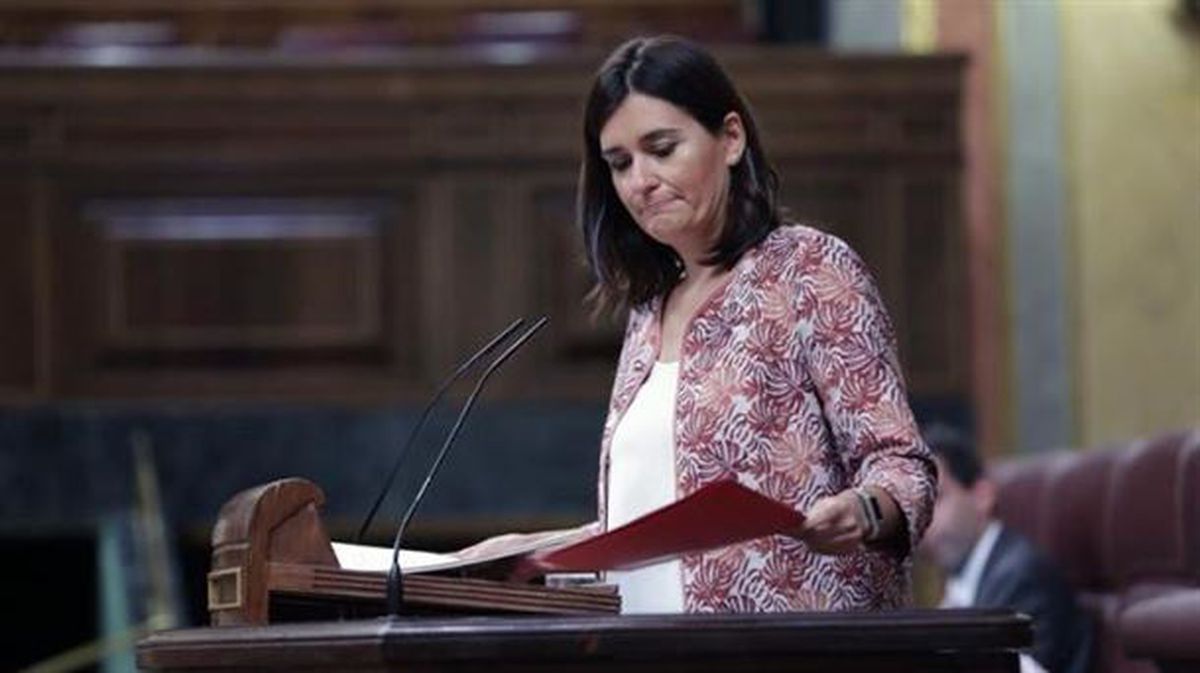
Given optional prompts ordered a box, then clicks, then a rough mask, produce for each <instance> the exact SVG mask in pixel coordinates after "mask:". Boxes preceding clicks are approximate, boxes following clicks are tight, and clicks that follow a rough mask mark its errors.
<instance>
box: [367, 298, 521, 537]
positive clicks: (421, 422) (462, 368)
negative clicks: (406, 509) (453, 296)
mask: <svg viewBox="0 0 1200 673" xmlns="http://www.w3.org/2000/svg"><path fill="white" fill-rule="evenodd" d="M524 323H525V319H524V318H517V319H516V320H514V321H513V322H512V324H510V325H509V326H508V327H506V328H504V330H503V331H502V332H500V333H499V334H497V335H496V336H494V337H492V339H491V341H488V342H487V343H486V344H484V346H483V347H482V348H480V349H479V350H478V351H476V352H475V354H474V355H472V356H471V357H470V358H469V359H468V360H467V361H466V362H464V363H462V364H461V365H459V366H458V369H455V370H454V373H453V374H451V375H450V376H447V377H446V380H445V381H442V384H441V385H440V386H439V387H438V389H437V392H436V393H434V395H433V398H432V399H430V400H429V403H428V404H426V405H425V409H423V410H422V411H421V416H420V418H418V419H417V423H416V425H414V426H413V427H412V430H410V431H409V433H408V438H407V439H406V440H405V441H404V445H403V447H402V448H401V449H400V452H399V453H397V454H396V461H395V462H394V463H392V469H391V471H390V472H389V473H388V476H387V479H385V480H384V482H383V488H382V489H380V491H379V495H378V496H377V497H376V498H375V504H373V505H371V510H370V511H369V512H367V516H366V518H364V519H363V522H362V525H361V526H359V528H358V535H356V536H355V537H354V542H355V543H357V544H362V541H363V538H364V537H366V534H367V529H368V528H370V526H371V522H372V521H373V520H374V519H375V514H376V513H377V512H378V511H379V507H380V506H381V505H383V500H384V498H386V497H387V494H388V492H389V491H391V490H392V485H393V484H394V483H395V482H396V475H398V474H400V466H401V465H402V464H403V463H404V458H405V456H407V455H408V450H409V448H411V447H412V444H413V442H414V441H415V440H416V439H417V433H419V432H420V431H421V428H423V427H425V422H426V421H428V420H429V414H430V413H432V412H433V408H434V407H435V406H437V403H438V402H440V401H441V399H442V397H444V396H445V395H446V391H448V390H449V389H450V386H451V385H453V384H454V382H455V381H457V380H458V379H460V378H462V375H463V374H465V373H466V372H467V370H469V369H471V367H473V366H474V365H475V363H476V362H478V361H479V360H480V358H482V357H483V356H485V355H488V354H489V353H491V352H492V351H494V350H496V347H497V346H499V345H500V344H501V343H503V342H504V341H506V340H507V339H508V338H509V337H510V336H512V334H513V332H515V331H517V328H518V327H520V326H521V325H523V324H524Z"/></svg>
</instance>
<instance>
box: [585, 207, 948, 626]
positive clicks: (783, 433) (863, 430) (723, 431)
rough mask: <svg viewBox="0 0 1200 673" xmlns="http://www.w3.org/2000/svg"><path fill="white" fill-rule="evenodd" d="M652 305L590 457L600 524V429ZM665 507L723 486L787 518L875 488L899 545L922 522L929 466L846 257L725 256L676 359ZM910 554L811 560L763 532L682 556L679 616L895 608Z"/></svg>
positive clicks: (866, 290) (639, 371)
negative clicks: (891, 515)
mask: <svg viewBox="0 0 1200 673" xmlns="http://www.w3.org/2000/svg"><path fill="white" fill-rule="evenodd" d="M661 308H662V302H661V300H659V301H656V302H652V305H650V306H648V307H646V308H645V309H643V310H636V311H634V312H632V313H631V314H630V318H629V323H628V325H627V328H626V333H625V342H624V346H623V347H622V350H621V357H620V361H619V363H618V365H617V374H616V380H615V382H614V385H613V391H612V398H611V401H610V404H609V412H608V418H607V421H606V422H605V426H604V435H603V440H602V445H601V456H600V487H599V489H598V492H599V521H600V522H604V521H606V520H607V516H606V510H605V499H606V496H607V483H608V466H609V449H610V446H611V442H612V435H613V430H614V429H615V428H616V426H617V423H618V421H619V420H620V419H621V416H622V414H623V413H624V412H625V410H626V409H627V408H628V407H629V404H630V403H631V402H632V400H633V397H634V395H635V394H636V392H637V390H638V388H640V387H641V385H642V383H643V382H644V381H645V380H646V377H647V375H648V374H649V372H650V369H651V367H652V366H653V364H654V361H655V360H656V359H657V357H658V350H659V326H660V323H661V321H660V313H661ZM675 445H676V448H675V468H676V496H677V497H682V496H684V495H687V494H689V493H691V492H693V491H695V490H696V489H698V488H699V487H701V486H703V485H705V484H707V483H709V482H712V481H714V480H717V479H720V478H724V477H729V476H733V477H736V478H737V479H738V481H740V482H741V483H743V484H745V485H747V486H750V487H751V488H754V489H756V490H758V491H760V492H761V493H763V494H765V495H768V496H770V497H772V498H775V499H777V500H779V501H781V502H785V503H787V504H789V505H791V506H792V507H795V508H796V509H797V510H799V511H805V510H807V509H808V508H809V507H810V506H811V505H812V504H813V503H814V502H815V501H816V500H817V499H818V498H821V497H823V496H827V495H833V494H835V493H838V492H840V491H842V490H844V489H846V488H849V487H851V486H862V485H866V484H872V485H876V486H878V487H880V488H883V489H884V490H886V491H887V493H888V494H890V495H891V496H892V497H893V498H894V499H895V500H896V502H897V503H898V504H899V505H900V508H901V510H902V511H903V512H904V515H905V518H906V521H907V529H908V535H909V545H908V546H907V548H908V549H915V548H916V544H917V542H918V541H919V540H920V537H921V534H922V533H923V532H924V530H925V527H926V526H927V525H928V523H929V519H930V515H931V511H932V506H933V500H934V495H935V490H936V479H937V477H936V471H935V467H934V465H933V461H932V457H931V454H930V452H929V449H928V447H926V446H925V444H924V442H923V441H922V440H921V437H920V434H919V433H918V430H917V426H916V423H915V422H914V420H913V416H912V412H911V411H910V409H909V406H908V401H907V398H906V394H905V388H904V381H903V377H902V374H901V371H900V365H899V362H898V360H897V357H896V351H895V338H894V336H893V333H892V327H891V322H890V320H889V319H888V317H887V314H886V311H885V309H884V307H883V304H882V302H881V300H880V298H879V294H878V291H877V289H876V288H875V284H874V282H873V281H872V279H871V275H870V273H869V272H868V271H867V269H866V268H865V266H864V265H863V263H862V261H861V260H860V259H859V258H858V256H857V255H856V254H855V253H854V252H853V251H852V250H851V249H850V248H849V246H847V245H846V244H845V243H843V242H842V241H841V240H839V239H837V238H834V237H833V236H830V235H828V234H825V233H822V232H819V231H817V230H815V229H811V228H809V227H803V226H786V227H781V228H779V229H777V230H776V231H774V232H772V233H771V234H770V235H769V236H768V237H767V238H766V239H765V240H764V241H763V242H762V243H760V244H759V245H758V246H757V247H755V248H754V249H752V250H750V251H748V252H747V253H746V254H745V255H743V256H742V258H741V259H740V260H739V261H738V263H737V264H736V266H735V267H734V269H733V271H732V272H731V273H730V276H729V279H728V280H727V281H726V283H725V285H724V286H723V287H721V288H718V289H717V290H716V291H715V292H714V293H713V295H712V296H711V297H710V298H709V299H708V300H707V301H706V302H705V303H704V304H703V305H702V306H701V307H700V308H699V309H698V310H697V312H696V315H695V316H694V317H693V318H692V321H691V323H690V324H689V325H688V327H687V329H686V331H685V333H684V338H683V344H682V348H681V353H680V370H679V388H678V391H677V400H676V408H675ZM909 556H910V555H909V554H908V553H906V552H898V551H896V550H894V549H892V550H872V551H864V552H860V553H856V554H851V555H847V556H824V555H819V554H816V553H814V552H812V551H810V550H809V549H808V548H807V547H806V546H805V545H804V544H803V543H801V542H799V541H797V540H795V539H792V538H790V537H786V536H781V535H777V536H773V537H769V538H763V539H760V540H755V541H752V542H748V543H743V544H737V545H732V546H729V547H726V548H723V549H719V550H714V551H710V552H706V553H701V554H691V555H687V556H685V557H684V558H683V563H682V567H683V584H684V600H685V603H686V609H687V611H689V612H711V611H720V612H765V611H771V612H776V611H789V610H821V609H855V608H894V607H900V606H903V605H905V604H907V603H908V602H909V600H910V594H911V589H910V584H909Z"/></svg>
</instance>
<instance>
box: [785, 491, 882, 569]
mask: <svg viewBox="0 0 1200 673" xmlns="http://www.w3.org/2000/svg"><path fill="white" fill-rule="evenodd" d="M866 532H867V522H866V521H865V520H864V519H863V512H862V506H861V505H860V504H859V501H858V496H857V495H855V493H854V491H850V490H846V491H842V492H841V493H838V494H837V495H832V496H828V497H824V498H821V499H820V500H818V501H817V502H816V504H814V505H813V506H812V507H811V508H810V509H809V510H808V512H807V513H806V514H805V517H804V523H803V524H801V525H800V527H799V528H798V529H796V530H794V531H792V537H795V538H797V539H799V540H802V541H803V542H804V543H805V544H807V545H808V546H809V547H810V548H811V549H812V550H813V551H815V552H817V553H819V554H830V555H842V554H852V553H854V552H856V551H859V550H860V549H862V548H863V539H864V538H865V537H866Z"/></svg>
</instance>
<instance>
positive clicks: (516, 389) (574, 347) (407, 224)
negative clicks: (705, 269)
mask: <svg viewBox="0 0 1200 673" xmlns="http://www.w3.org/2000/svg"><path fill="white" fill-rule="evenodd" d="M719 55H720V57H721V58H722V60H724V61H725V62H726V64H727V65H728V66H729V68H730V70H731V71H732V73H733V75H734V78H735V79H736V80H737V81H738V83H739V85H740V86H741V88H742V89H743V91H744V93H745V94H746V96H747V97H748V98H749V99H750V101H751V104H752V106H753V108H754V110H755V112H756V114H757V116H758V117H759V121H760V124H761V126H762V127H763V132H764V135H765V140H766V145H767V148H768V153H769V154H770V156H771V157H772V159H773V160H774V161H775V162H776V163H777V164H778V167H779V168H780V172H781V174H782V176H783V181H784V189H783V201H784V203H785V204H787V206H788V207H789V209H790V211H791V213H792V215H793V216H794V217H795V218H796V219H798V220H800V221H807V222H815V223H818V224H820V225H821V226H824V227H826V228H828V229H830V230H831V231H834V232H835V233H837V234H839V235H841V236H843V237H844V238H846V239H847V240H848V241H849V242H850V243H851V244H852V245H854V246H855V247H856V248H857V249H858V250H859V251H860V252H861V253H862V255H863V256H864V258H865V259H866V260H867V262H868V263H869V264H870V266H871V267H872V268H873V269H874V270H875V272H876V274H877V276H878V278H879V282H880V285H881V287H882V289H883V292H884V295H885V298H886V300H887V302H888V304H889V307H890V309H891V311H892V313H893V317H894V319H895V321H896V324H897V327H898V330H899V334H900V337H901V350H902V357H903V359H904V362H905V364H906V367H907V370H908V372H909V376H910V383H911V387H912V389H913V392H914V394H916V395H939V396H941V395H952V396H960V397H961V398H963V399H965V398H966V396H967V394H968V390H969V386H968V384H967V370H966V363H967V353H966V347H967V343H966V339H965V334H966V330H965V306H964V303H963V302H964V299H965V292H964V277H965V276H964V270H963V268H962V262H961V257H962V255H961V248H962V232H961V229H962V216H961V206H960V198H959V184H958V181H959V174H960V167H961V149H960V145H959V132H958V105H959V81H960V74H961V68H962V62H961V60H960V59H958V58H955V57H948V56H936V57H881V56H880V57H874V56H856V57H849V56H841V57H839V56H832V55H826V54H820V53H813V52H805V51H796V50H787V49H770V48H749V47H747V48H741V49H734V50H728V51H725V52H720V54H719ZM601 56H602V55H601V54H599V53H586V54H580V55H577V56H570V57H562V58H556V59H548V60H539V61H535V62H531V63H527V64H524V65H502V64H494V63H488V62H484V61H481V60H478V59H477V58H475V57H471V56H467V55H463V54H461V53H460V52H453V51H433V50H430V51H411V52H406V54H405V55H392V56H388V57H386V58H384V57H369V58H368V57H363V58H362V59H360V60H347V59H346V58H340V59H323V58H320V57H309V58H304V59H299V60H297V59H294V58H293V59H286V60H285V59H284V58H283V57H282V56H280V55H258V56H232V55H227V54H226V55H222V54H219V53H214V54H207V55H196V54H179V53H175V54H169V53H168V54H159V55H157V56H155V57H153V60H147V61H133V62H123V63H120V64H98V63H94V62H89V61H88V60H87V59H86V57H84V56H82V55H80V54H78V53H77V54H75V55H63V54H60V55H54V54H42V55H38V56H32V55H30V56H13V55H8V56H3V57H0V58H2V59H3V60H2V61H0V195H2V196H3V197H4V201H5V203H6V205H7V208H6V209H5V211H4V212H5V214H4V217H3V218H0V323H2V324H3V325H4V326H5V327H4V329H3V330H0V395H3V399H5V400H10V401H12V400H18V401H19V400H62V399H79V398H104V399H108V398H145V397H168V398H188V399H193V398H204V399H236V400H246V399H290V400H312V401H321V400H325V401H329V400H336V401H360V402H381V401H397V400H406V399H415V398H416V397H417V396H419V395H421V394H422V393H423V392H424V391H426V390H428V389H429V387H430V385H431V384H432V382H434V381H435V380H436V379H437V378H440V376H441V375H442V374H443V373H444V372H445V371H447V370H448V368H449V367H450V366H451V365H452V363H453V362H454V361H455V360H456V359H457V358H459V357H461V356H462V355H463V354H465V353H467V352H469V351H470V350H472V349H473V347H474V346H475V345H476V344H479V343H481V342H482V341H483V340H484V339H485V338H486V336H487V335H488V334H489V333H491V332H493V331H495V330H498V329H499V328H501V327H503V326H504V325H505V324H507V323H508V322H509V321H510V320H511V319H512V318H513V317H514V316H517V315H533V314H538V313H548V314H549V315H550V316H551V318H552V322H551V325H550V327H549V329H548V330H546V332H545V333H544V334H543V335H541V336H539V337H538V339H537V340H536V341H535V343H534V344H533V347H532V348H531V349H530V350H529V352H527V353H524V354H522V356H521V357H519V358H517V359H516V360H514V361H513V362H511V363H510V364H509V366H508V370H507V372H506V375H505V376H503V377H500V378H499V379H498V380H497V381H496V384H497V385H496V387H495V389H494V390H493V393H494V394H495V395H497V396H507V397H514V396H515V397H535V398H548V397H554V398H576V399H588V400H602V399H604V397H605V396H606V394H607V392H608V387H609V385H610V384H611V374H612V369H613V366H614V364H615V358H616V351H617V346H618V344H619V336H620V326H619V325H617V324H600V325H595V324H593V323H592V322H591V321H590V320H589V317H588V312H587V309H586V308H584V307H583V306H582V304H581V300H582V296H583V294H584V293H585V292H586V290H587V288H588V286H589V284H590V282H589V279H588V276H587V272H586V270H585V268H584V266H583V264H582V259H581V250H580V246H579V242H578V240H577V233H576V231H575V228H574V225H573V222H572V219H573V203H574V187H575V180H576V175H577V169H578V157H579V147H578V145H579V138H580V135H581V134H580V130H579V116H580V107H581V99H582V96H583V94H584V92H585V89H586V87H587V85H588V82H589V80H590V74H591V72H592V71H593V69H594V68H595V67H596V64H597V63H598V62H599V59H600V58H601Z"/></svg>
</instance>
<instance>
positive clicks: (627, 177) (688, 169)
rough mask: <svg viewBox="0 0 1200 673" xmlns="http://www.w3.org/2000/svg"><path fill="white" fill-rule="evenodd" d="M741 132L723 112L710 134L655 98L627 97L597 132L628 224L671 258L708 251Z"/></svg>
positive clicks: (742, 138) (738, 155)
mask: <svg viewBox="0 0 1200 673" xmlns="http://www.w3.org/2000/svg"><path fill="white" fill-rule="evenodd" d="M744 146H745V133H744V132H743V128H742V122H741V119H740V118H739V117H738V115H737V113H734V112H730V113H729V114H728V115H727V116H726V117H725V123H724V125H723V126H722V128H721V129H720V130H719V131H718V133H717V134H716V135H713V134H711V133H709V132H708V130H707V129H705V128H704V127H703V126H701V125H700V123H699V122H698V121H696V120H695V119H694V118H692V116H691V115H689V114H688V113H687V112H685V111H684V110H682V109H680V108H678V107H675V106H674V105H672V104H671V103H668V102H667V101H665V100H662V99H661V98H655V97H653V96H646V95H644V94H640V93H631V94H629V96H627V97H626V98H625V100H624V101H623V102H622V103H621V105H620V107H618V108H617V109H616V111H615V112H613V115H612V117H610V118H609V120H608V122H607V123H606V124H605V125H604V128H602V129H601V130H600V152H601V155H602V156H603V157H604V160H605V161H606V162H607V163H608V167H609V174H610V175H611V177H612V182H613V187H614V188H615V189H616V191H617V195H618V196H619V197H620V199H621V203H623V204H624V205H625V208H626V209H627V210H628V211H629V214H630V215H631V216H633V220H634V221H635V222H637V224H638V226H639V227H641V228H642V230H643V231H645V232H646V233H647V234H649V235H650V237H651V238H653V239H655V240H656V241H659V242H660V243H664V244H666V245H669V246H671V247H672V248H674V249H675V250H676V251H680V252H683V251H701V252H705V253H706V252H707V251H708V249H709V248H711V246H712V244H713V243H714V242H715V241H716V239H717V238H718V237H719V236H720V232H721V228H722V227H723V226H724V215H725V201H726V194H727V193H728V191H729V167H730V166H733V165H734V164H736V163H737V162H738V160H739V159H740V158H741V155H742V150H743V148H744Z"/></svg>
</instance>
